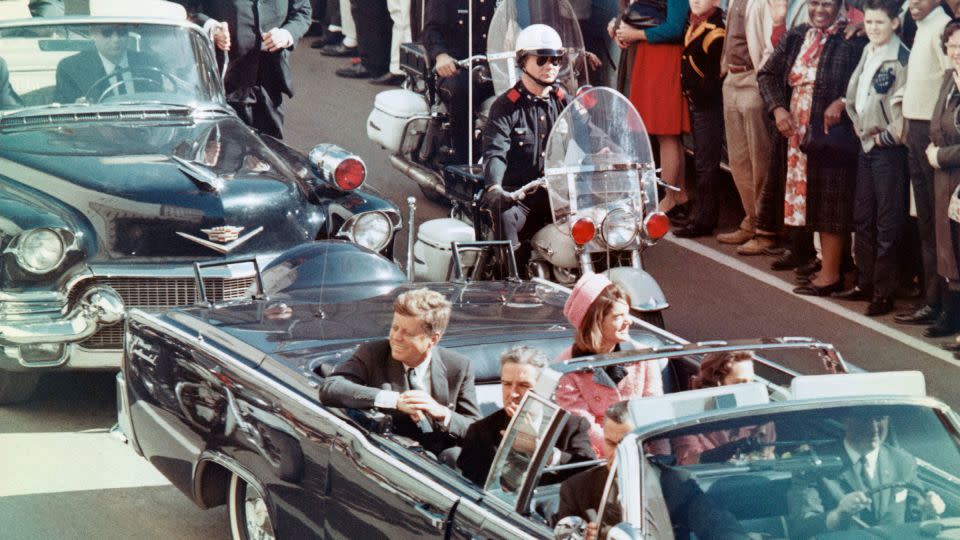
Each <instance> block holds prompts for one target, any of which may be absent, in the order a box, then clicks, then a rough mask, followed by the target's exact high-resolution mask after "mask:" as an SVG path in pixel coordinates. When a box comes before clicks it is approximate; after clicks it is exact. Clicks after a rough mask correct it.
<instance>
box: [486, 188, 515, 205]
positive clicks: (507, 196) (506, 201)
mask: <svg viewBox="0 0 960 540" xmlns="http://www.w3.org/2000/svg"><path fill="white" fill-rule="evenodd" d="M482 201H483V204H484V205H486V206H489V207H492V208H510V207H511V206H513V205H514V203H515V202H516V201H515V200H514V198H513V194H512V193H510V192H508V191H506V190H505V189H503V186H501V185H500V184H494V185H492V186H490V187H489V188H487V190H486V191H484V192H483V199H482Z"/></svg>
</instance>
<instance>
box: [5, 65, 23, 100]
mask: <svg viewBox="0 0 960 540" xmlns="http://www.w3.org/2000/svg"><path fill="white" fill-rule="evenodd" d="M22 106H23V102H22V101H21V100H20V96H18V95H17V92H16V91H15V90H14V89H13V86H10V71H9V70H8V69H7V62H6V61H5V60H4V59H3V58H0V109H15V108H17V107H22Z"/></svg>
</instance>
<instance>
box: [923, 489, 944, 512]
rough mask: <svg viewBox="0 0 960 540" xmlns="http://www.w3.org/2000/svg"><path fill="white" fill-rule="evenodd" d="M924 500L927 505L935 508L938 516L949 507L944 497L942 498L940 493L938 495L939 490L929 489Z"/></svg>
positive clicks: (932, 508) (934, 510)
mask: <svg viewBox="0 0 960 540" xmlns="http://www.w3.org/2000/svg"><path fill="white" fill-rule="evenodd" d="M924 501H925V502H926V504H927V506H929V507H930V509H931V510H933V513H934V514H936V515H938V516H939V515H940V514H942V513H943V512H944V511H945V510H946V509H947V505H946V504H945V503H944V502H943V499H941V498H940V495H937V492H935V491H928V492H927V496H926V497H925V498H924Z"/></svg>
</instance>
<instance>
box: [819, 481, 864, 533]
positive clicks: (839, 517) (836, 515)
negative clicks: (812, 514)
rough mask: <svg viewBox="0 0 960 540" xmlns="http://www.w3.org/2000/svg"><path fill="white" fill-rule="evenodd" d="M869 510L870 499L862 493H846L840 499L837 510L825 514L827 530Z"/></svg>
mask: <svg viewBox="0 0 960 540" xmlns="http://www.w3.org/2000/svg"><path fill="white" fill-rule="evenodd" d="M867 508H870V497H867V495H866V494H865V493H864V492H862V491H853V492H851V493H847V494H846V495H844V496H843V498H842V499H840V502H839V503H838V504H837V508H836V509H834V510H833V511H832V512H830V513H828V514H827V528H828V529H831V530H832V529H836V528H837V527H838V526H839V525H840V523H841V522H842V521H845V520H846V519H848V518H850V517H851V516H855V515H857V514H859V513H860V512H861V511H862V510H866V509H867Z"/></svg>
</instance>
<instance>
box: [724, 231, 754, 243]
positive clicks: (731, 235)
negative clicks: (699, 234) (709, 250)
mask: <svg viewBox="0 0 960 540" xmlns="http://www.w3.org/2000/svg"><path fill="white" fill-rule="evenodd" d="M751 238H753V233H752V232H750V231H745V230H743V229H737V230H735V231H730V232H727V233H721V234H718V235H717V242H720V243H721V244H742V243H744V242H746V241H748V240H750V239H751Z"/></svg>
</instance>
